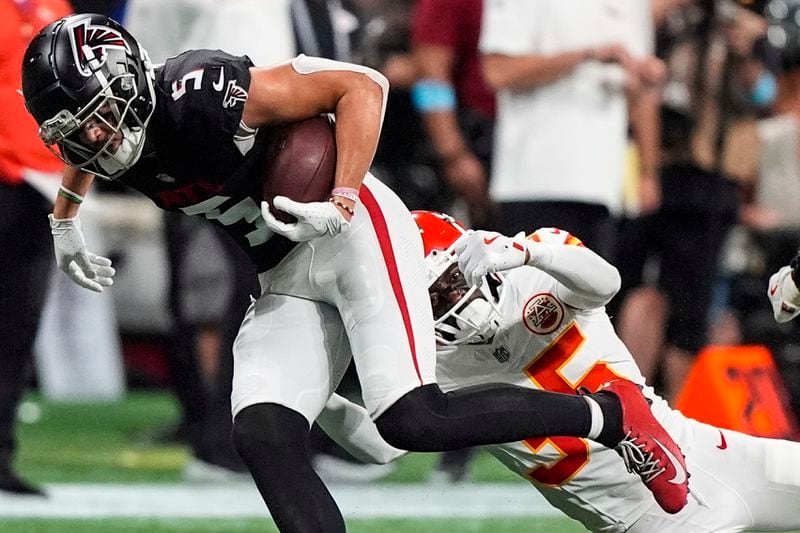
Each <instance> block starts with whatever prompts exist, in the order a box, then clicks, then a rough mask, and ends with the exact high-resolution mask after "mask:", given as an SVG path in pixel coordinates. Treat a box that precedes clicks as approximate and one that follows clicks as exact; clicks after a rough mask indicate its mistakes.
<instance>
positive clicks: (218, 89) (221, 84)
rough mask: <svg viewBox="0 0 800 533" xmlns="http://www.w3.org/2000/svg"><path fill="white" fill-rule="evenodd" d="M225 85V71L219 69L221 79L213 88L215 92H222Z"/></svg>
mask: <svg viewBox="0 0 800 533" xmlns="http://www.w3.org/2000/svg"><path fill="white" fill-rule="evenodd" d="M224 85H225V69H223V68H220V69H219V79H217V81H215V82H214V84H213V87H214V90H215V91H217V92H219V91H221V90H222V87H223V86H224Z"/></svg>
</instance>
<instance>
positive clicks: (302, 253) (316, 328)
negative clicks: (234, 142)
mask: <svg viewBox="0 0 800 533" xmlns="http://www.w3.org/2000/svg"><path fill="white" fill-rule="evenodd" d="M422 257H423V251H422V242H421V240H420V238H419V230H418V229H417V226H416V224H415V223H414V221H413V219H412V218H411V215H410V213H409V212H408V209H407V208H406V207H405V205H404V204H403V203H402V201H401V200H400V199H399V198H398V197H397V195H395V194H394V193H393V192H392V191H391V190H390V189H389V188H388V187H386V185H384V184H383V183H381V182H380V181H379V180H377V179H376V178H374V177H373V176H371V175H367V177H366V178H365V179H364V183H363V185H362V187H361V192H360V201H359V202H358V204H357V205H356V213H355V216H354V217H353V220H352V222H351V225H350V228H349V229H348V230H347V231H346V232H343V233H341V234H339V235H337V236H336V237H328V236H324V237H320V238H317V239H312V240H310V241H307V242H301V243H299V244H298V245H297V246H295V247H294V248H293V249H292V250H291V252H289V254H288V255H287V256H286V257H284V258H283V259H282V260H281V261H280V262H279V263H278V264H277V265H276V266H275V267H274V268H271V269H270V270H268V271H266V272H264V273H262V274H260V275H259V280H260V282H261V288H262V294H261V296H260V297H259V298H258V299H257V300H256V301H254V302H253V303H252V305H251V306H250V308H249V309H248V311H247V313H246V315H245V318H244V321H243V323H242V327H241V329H240V331H239V335H238V336H237V338H236V342H235V343H234V349H233V352H234V377H233V391H232V394H231V404H232V409H233V414H234V415H236V414H237V413H238V412H239V411H241V410H242V409H244V408H245V407H247V406H249V405H253V404H256V403H277V404H280V405H283V406H286V407H289V408H290V409H293V410H295V411H298V412H300V413H302V414H303V415H304V416H305V417H306V418H307V419H308V420H309V422H312V421H314V420H315V419H316V418H317V416H318V415H319V414H320V412H321V411H322V409H323V407H324V406H325V403H326V402H327V401H328V398H329V397H330V396H331V394H332V393H333V391H334V390H335V389H336V387H337V385H338V384H339V381H340V380H341V377H342V375H343V374H344V371H345V370H346V369H347V366H348V364H349V363H350V360H351V353H352V359H353V360H354V361H355V364H356V367H357V368H358V374H359V381H360V384H361V389H362V397H363V399H364V403H365V405H366V407H367V409H368V411H369V413H370V415H371V416H372V417H373V418H375V417H377V416H379V415H380V414H381V413H382V412H383V411H385V410H386V409H387V408H388V407H389V406H391V405H392V404H393V403H394V402H395V401H396V400H398V399H399V398H400V397H401V396H403V395H405V394H406V393H407V392H409V391H410V390H412V389H414V388H416V387H419V386H420V385H423V384H427V383H433V382H434V381H435V364H436V363H435V357H436V341H435V338H434V324H433V313H432V311H431V306H430V301H429V298H428V291H427V273H426V271H425V267H424V264H423V263H422V261H421V258H422Z"/></svg>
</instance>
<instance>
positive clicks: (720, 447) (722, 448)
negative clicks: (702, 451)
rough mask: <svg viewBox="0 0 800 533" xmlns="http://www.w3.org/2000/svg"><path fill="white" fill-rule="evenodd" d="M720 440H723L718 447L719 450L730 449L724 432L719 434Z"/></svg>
mask: <svg viewBox="0 0 800 533" xmlns="http://www.w3.org/2000/svg"><path fill="white" fill-rule="evenodd" d="M719 438H720V439H721V441H720V443H719V444H718V445H717V448H719V449H720V450H724V449H726V448H727V447H728V441H727V440H725V434H724V433H723V432H722V431H720V432H719Z"/></svg>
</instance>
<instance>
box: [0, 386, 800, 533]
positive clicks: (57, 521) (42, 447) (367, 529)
mask: <svg viewBox="0 0 800 533" xmlns="http://www.w3.org/2000/svg"><path fill="white" fill-rule="evenodd" d="M21 417H22V420H23V421H22V422H21V423H20V425H19V431H18V436H19V440H20V449H19V455H18V461H17V466H18V468H19V470H20V471H21V472H23V473H24V475H25V476H27V477H29V478H30V479H32V480H34V481H36V482H38V483H45V484H50V483H55V484H62V483H73V484H74V483H77V484H81V486H83V485H82V484H84V483H85V484H90V483H91V484H106V483H111V484H116V485H119V484H131V486H132V487H133V486H136V485H138V484H145V483H146V484H157V485H159V486H160V485H162V484H163V486H164V487H173V486H178V485H180V484H181V483H182V480H181V470H182V468H183V466H184V464H185V463H186V461H187V460H188V459H189V454H188V452H187V450H186V449H185V448H184V447H182V446H178V445H162V444H154V443H153V440H152V435H153V434H155V433H156V432H157V431H158V430H159V429H162V428H164V427H165V426H167V425H169V424H172V423H174V422H175V421H176V420H177V418H178V408H177V406H176V404H175V402H174V401H172V399H171V398H170V396H168V395H165V394H162V393H133V394H130V395H129V397H128V398H127V399H126V400H125V401H123V402H118V403H109V404H96V403H91V404H86V403H84V404H52V403H48V402H43V401H41V400H40V399H39V398H38V397H36V396H32V397H30V398H29V399H28V403H26V405H25V406H24V407H23V409H22V410H21ZM435 460H436V456H435V455H433V454H412V455H409V456H407V457H404V458H402V459H401V460H400V462H399V465H398V469H397V470H396V471H395V473H394V474H392V475H391V477H390V478H389V479H388V480H387V482H389V483H396V484H398V486H402V485H403V484H407V483H424V482H425V479H426V476H427V474H428V473H429V472H430V470H431V467H432V465H433V463H434V461H435ZM473 478H474V479H475V480H476V481H479V482H494V483H515V484H518V486H519V489H520V490H523V491H532V489H531V488H530V487H528V486H527V483H525V482H523V481H521V480H519V479H518V478H517V477H516V476H514V475H512V474H511V473H509V472H508V471H507V470H505V469H504V468H503V467H502V466H500V465H499V463H497V462H496V461H495V460H494V459H492V458H491V457H489V456H488V455H482V456H480V457H479V458H478V460H477V461H476V462H475V463H474V467H473ZM102 486H103V488H102V491H104V492H105V491H107V490H108V489H107V488H105V487H106V486H105V485H102ZM245 490H246V492H247V493H248V494H249V490H248V489H245ZM357 490H358V493H357V494H358V497H359V498H361V495H362V492H361V488H358V489H357ZM503 490H505V489H503ZM513 490H516V487H513ZM253 491H255V488H253ZM503 494H505V493H504V492H503ZM532 495H533V493H532ZM254 497H257V495H254ZM504 497H505V496H504ZM8 501H9V500H8V499H6V500H2V499H0V505H6V502H8ZM10 501H11V505H13V503H14V501H13V500H10ZM526 501H527V500H526ZM545 514H546V513H545ZM256 516H257V515H256ZM347 522H348V531H349V532H351V533H382V532H386V533H406V532H408V533H427V532H431V533H444V532H447V533H453V532H457V533H462V532H463V533H470V532H475V533H480V532H487V533H512V532H514V533H516V532H526V533H527V532H547V533H572V532H582V531H584V529H583V528H582V527H580V526H579V525H577V523H576V522H573V521H572V520H569V519H567V518H560V517H546V516H542V517H527V518H504V517H496V518H482V519H453V518H446V519H440V518H436V519H422V518H413V517H409V518H408V519H380V520H378V519H353V518H350V519H348V521H347ZM0 531H2V532H5V531H8V532H13V533H138V532H142V533H167V532H178V533H181V532H197V533H212V532H213V533H228V532H230V533H234V532H256V531H258V532H275V531H276V529H275V528H274V526H273V525H272V524H271V521H270V520H269V519H267V518H266V513H265V518H264V519H253V518H225V519H216V518H211V519H209V518H202V519H198V518H158V519H155V518H145V517H143V518H105V519H94V518H93V519H65V518H25V517H21V518H13V519H11V518H0ZM796 533H800V532H796Z"/></svg>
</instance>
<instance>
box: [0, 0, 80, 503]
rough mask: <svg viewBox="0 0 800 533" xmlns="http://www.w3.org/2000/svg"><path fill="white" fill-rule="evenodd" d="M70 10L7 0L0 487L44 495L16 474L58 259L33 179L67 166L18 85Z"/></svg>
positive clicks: (54, 2)
mask: <svg viewBox="0 0 800 533" xmlns="http://www.w3.org/2000/svg"><path fill="white" fill-rule="evenodd" d="M70 11H71V8H70V6H69V4H67V2H65V1H63V0H24V1H20V0H0V50H2V51H1V52H0V109H2V113H0V209H2V216H0V249H2V253H1V254H0V287H3V297H2V298H0V302H2V303H0V316H2V320H0V339H2V342H0V491H7V492H11V493H17V494H38V495H42V494H43V493H42V492H41V490H40V489H39V488H38V487H35V486H34V485H32V484H30V483H28V482H27V481H25V480H23V479H21V478H20V477H19V476H18V475H17V474H16V473H15V471H14V469H13V467H12V460H13V456H14V451H15V448H16V441H15V435H14V425H15V422H16V413H17V406H18V405H19V402H20V400H21V398H22V394H23V393H24V392H25V388H26V385H27V384H28V377H29V371H30V369H31V362H32V360H33V357H32V347H33V342H34V338H35V335H36V330H37V326H38V323H39V318H40V315H41V312H42V307H43V305H44V300H45V295H46V293H47V286H48V281H49V279H50V272H51V269H52V265H53V251H52V247H51V245H50V228H49V225H48V223H47V215H48V214H49V213H50V211H51V209H52V203H51V200H50V199H48V198H45V197H44V196H43V195H42V194H40V193H39V192H38V191H37V190H36V189H35V188H34V187H33V186H31V185H30V184H29V183H28V182H27V181H26V179H27V177H28V175H29V174H31V173H41V174H49V175H51V176H52V178H53V179H54V180H57V179H58V177H59V172H60V170H61V168H62V163H61V161H59V159H58V158H57V157H56V156H55V155H53V154H52V153H50V152H49V151H48V150H47V149H46V148H45V147H44V146H43V145H42V143H41V141H39V138H38V135H37V131H38V127H37V125H36V123H35V122H34V121H33V120H32V118H31V117H30V115H28V113H27V112H26V111H25V107H24V104H23V100H22V97H21V96H20V95H19V94H17V90H18V89H19V88H20V87H21V86H22V82H21V78H20V72H21V68H20V66H21V65H22V56H23V54H24V52H25V48H26V47H27V45H28V41H29V40H30V38H31V37H32V36H33V35H35V34H36V32H37V31H39V30H40V29H41V28H42V27H43V26H45V25H46V24H48V23H50V22H52V21H53V20H55V19H57V18H59V17H62V16H64V15H67V14H68V13H70Z"/></svg>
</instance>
